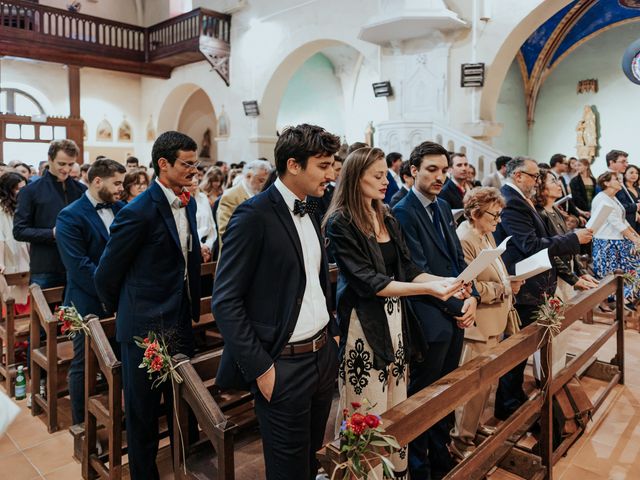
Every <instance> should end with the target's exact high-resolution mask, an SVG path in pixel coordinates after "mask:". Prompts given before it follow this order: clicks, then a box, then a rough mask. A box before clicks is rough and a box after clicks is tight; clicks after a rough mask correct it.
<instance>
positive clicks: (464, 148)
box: [458, 145, 467, 155]
mask: <svg viewBox="0 0 640 480" xmlns="http://www.w3.org/2000/svg"><path fill="white" fill-rule="evenodd" d="M458 150H459V151H460V153H464V154H465V155H466V154H467V147H465V146H464V145H461V146H460V148H459V149H458Z"/></svg>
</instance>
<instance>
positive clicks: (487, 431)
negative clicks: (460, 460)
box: [478, 425, 497, 437]
mask: <svg viewBox="0 0 640 480" xmlns="http://www.w3.org/2000/svg"><path fill="white" fill-rule="evenodd" d="M496 430H497V427H492V426H491V425H480V426H479V427H478V433H479V434H481V435H485V436H487V437H490V436H491V435H493V434H495V433H496Z"/></svg>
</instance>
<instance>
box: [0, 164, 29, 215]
mask: <svg viewBox="0 0 640 480" xmlns="http://www.w3.org/2000/svg"><path fill="white" fill-rule="evenodd" d="M26 181H27V179H26V178H24V177H23V176H22V175H20V174H19V173H16V172H7V173H5V174H3V175H2V176H0V207H1V208H2V209H3V210H4V211H5V212H7V213H8V214H10V215H13V214H14V213H15V212H16V205H17V203H18V202H17V198H18V193H17V192H16V191H15V190H16V186H17V185H18V184H19V183H20V182H25V183H26Z"/></svg>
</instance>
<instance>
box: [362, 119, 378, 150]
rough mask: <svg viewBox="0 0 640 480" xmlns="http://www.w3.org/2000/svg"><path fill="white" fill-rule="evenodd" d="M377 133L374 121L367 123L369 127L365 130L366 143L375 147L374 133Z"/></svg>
mask: <svg viewBox="0 0 640 480" xmlns="http://www.w3.org/2000/svg"><path fill="white" fill-rule="evenodd" d="M374 133H376V129H375V128H373V122H369V123H368V124H367V128H366V129H365V130H364V143H366V144H367V145H369V146H370V147H373V134H374Z"/></svg>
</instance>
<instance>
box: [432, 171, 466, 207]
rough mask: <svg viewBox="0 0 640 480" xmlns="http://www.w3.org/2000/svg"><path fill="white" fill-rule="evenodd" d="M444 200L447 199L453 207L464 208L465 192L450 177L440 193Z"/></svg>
mask: <svg viewBox="0 0 640 480" xmlns="http://www.w3.org/2000/svg"><path fill="white" fill-rule="evenodd" d="M438 197H440V198H441V199H442V200H445V201H446V202H447V203H448V204H449V206H450V207H451V208H454V209H456V210H458V209H460V208H464V202H463V199H464V194H463V193H462V192H461V191H460V190H459V189H458V186H457V185H456V184H455V183H453V180H451V179H448V180H447V181H446V182H445V184H444V185H443V187H442V190H441V191H440V195H438Z"/></svg>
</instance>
